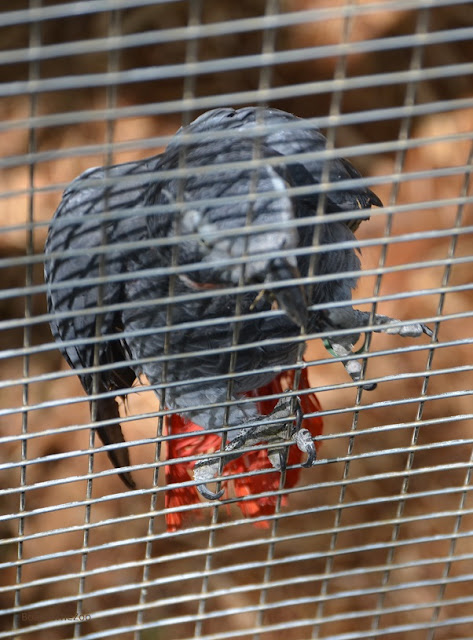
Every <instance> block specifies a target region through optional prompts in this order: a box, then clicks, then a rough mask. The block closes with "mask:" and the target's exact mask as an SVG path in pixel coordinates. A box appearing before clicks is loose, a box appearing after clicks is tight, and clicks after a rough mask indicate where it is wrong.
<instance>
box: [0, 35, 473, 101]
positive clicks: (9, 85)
mask: <svg viewBox="0 0 473 640" xmlns="http://www.w3.org/2000/svg"><path fill="white" fill-rule="evenodd" d="M472 36H473V27H458V28H456V29H445V30H438V31H433V32H430V33H429V35H428V37H426V36H425V34H420V33H419V34H417V33H413V34H410V35H406V36H393V37H383V38H373V39H370V40H362V41H354V42H350V43H349V44H347V43H341V44H334V45H322V46H315V47H304V48H302V49H292V50H286V51H278V52H275V53H272V54H265V53H261V54H253V55H244V56H235V57H231V58H218V59H215V60H205V61H196V62H193V63H192V64H186V63H183V64H169V65H161V66H159V67H157V66H150V67H141V68H138V69H131V70H127V71H114V72H112V71H107V72H105V73H88V74H76V75H68V76H62V77H56V78H44V79H41V78H40V79H34V80H26V81H13V82H5V83H3V85H0V97H7V96H8V97H11V96H17V95H21V94H28V95H33V94H36V93H44V92H53V91H63V90H70V89H80V88H82V87H88V88H92V87H110V86H119V85H121V84H131V83H137V82H152V81H153V82H156V81H158V80H164V79H167V78H185V77H191V76H195V75H196V74H198V75H205V74H211V73H218V72H229V71H238V70H244V69H252V68H260V67H264V66H266V65H268V64H270V65H272V66H277V65H280V64H290V63H295V62H301V61H306V60H317V59H322V58H327V57H332V56H341V55H344V54H346V53H347V52H348V51H349V53H350V54H351V55H354V54H361V53H365V54H366V53H371V54H372V53H375V52H379V51H392V50H399V49H403V48H406V47H415V46H419V45H421V46H425V45H426V44H430V45H432V44H445V43H452V42H459V41H460V42H461V41H465V40H470V39H471V37H472ZM412 73H413V78H412V79H413V80H416V79H417V80H418V81H420V80H424V79H425V69H422V70H419V71H417V70H413V71H412Z"/></svg>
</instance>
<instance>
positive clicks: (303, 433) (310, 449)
mask: <svg viewBox="0 0 473 640" xmlns="http://www.w3.org/2000/svg"><path fill="white" fill-rule="evenodd" d="M296 444H297V447H298V448H299V450H300V451H303V452H304V453H307V460H306V461H305V462H303V463H302V466H303V467H305V468H306V469H308V468H309V467H312V466H313V465H314V463H315V461H316V460H317V450H316V448H315V444H314V441H313V440H312V434H311V433H310V431H309V430H308V429H301V430H300V431H298V432H297V434H296Z"/></svg>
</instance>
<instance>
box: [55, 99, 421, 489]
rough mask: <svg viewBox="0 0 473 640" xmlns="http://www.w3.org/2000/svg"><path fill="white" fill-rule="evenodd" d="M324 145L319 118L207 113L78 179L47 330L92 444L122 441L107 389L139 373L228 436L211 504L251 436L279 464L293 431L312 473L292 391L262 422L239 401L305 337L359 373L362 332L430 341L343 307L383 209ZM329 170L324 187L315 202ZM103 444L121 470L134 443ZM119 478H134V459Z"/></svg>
mask: <svg viewBox="0 0 473 640" xmlns="http://www.w3.org/2000/svg"><path fill="white" fill-rule="evenodd" d="M325 148H326V139H325V137H324V136H323V135H322V133H321V132H320V131H319V130H318V129H317V128H315V127H314V126H313V125H312V124H309V123H307V122H306V121H304V120H302V119H300V118H297V117H295V116H293V115H291V114H289V113H285V112H283V111H280V110H277V109H272V108H271V109H264V108H257V107H247V108H243V109H239V110H236V111H235V110H233V109H215V110H213V111H209V112H207V113H205V114H203V115H201V116H200V117H198V118H197V119H196V120H195V121H194V122H192V123H191V124H190V125H188V126H186V127H183V128H181V129H180V130H179V131H178V132H177V134H176V135H175V136H174V137H173V138H172V139H171V141H170V143H169V144H168V146H167V148H166V149H165V151H164V152H163V153H162V154H160V155H156V156H154V157H151V158H149V159H146V160H142V161H138V162H131V163H126V164H120V165H114V166H110V167H102V168H94V169H90V170H88V171H86V172H85V173H83V174H82V175H81V176H79V177H78V178H76V180H74V181H73V182H72V183H71V185H70V186H69V187H68V188H67V189H66V190H65V192H64V194H63V197H62V200H61V203H60V204H59V207H58V209H57V211H56V213H55V216H54V218H53V220H52V222H51V225H50V229H49V234H48V238H47V242H46V247H45V254H46V256H45V280H46V283H47V285H48V308H49V313H50V314H51V329H52V333H53V336H54V338H55V339H56V341H57V343H58V346H59V349H60V350H61V352H62V353H63V355H64V357H65V358H66V360H67V362H68V363H69V365H70V366H71V367H72V368H73V369H75V370H76V371H77V373H78V376H79V378H80V381H81V383H82V386H83V387H84V389H85V391H86V393H87V394H89V395H93V398H94V401H95V406H96V411H95V419H96V421H97V426H96V429H97V432H98V434H99V436H100V438H101V440H102V441H103V443H104V444H106V445H114V444H119V443H124V438H123V434H122V430H121V426H120V423H119V412H118V405H117V402H116V396H117V395H118V394H121V395H124V394H126V391H127V390H129V388H130V387H131V386H132V384H133V382H134V381H135V378H137V377H138V376H139V375H140V374H141V373H144V374H145V375H146V376H147V378H148V380H149V382H150V385H151V386H152V387H153V388H154V389H155V391H156V393H157V395H158V397H159V398H160V402H161V408H167V409H168V410H172V411H176V412H178V413H179V414H181V415H182V416H184V417H185V418H188V419H191V420H192V422H194V423H195V424H197V425H199V426H201V427H202V428H204V429H212V430H216V431H217V432H219V433H222V432H224V431H225V433H226V440H225V441H224V442H225V446H224V448H223V450H222V452H221V454H220V455H213V456H209V457H207V458H203V459H201V460H199V461H198V462H197V463H196V465H195V468H194V478H195V480H196V482H197V484H198V488H199V490H200V492H201V494H202V495H203V496H204V497H206V498H208V499H216V498H219V497H221V495H222V490H220V491H218V492H215V493H214V492H212V491H211V490H210V489H208V487H207V483H209V482H211V481H213V480H214V479H215V478H216V477H217V476H218V475H219V474H220V473H221V470H222V468H223V467H224V466H225V464H226V463H227V462H229V461H230V460H232V459H235V458H236V457H238V456H240V455H241V454H242V452H243V451H245V450H248V447H252V446H254V445H256V444H261V443H264V444H268V445H270V447H269V449H268V451H269V453H268V455H269V458H270V461H271V463H272V465H273V466H274V467H275V468H276V469H280V468H283V467H284V460H285V457H284V451H285V449H284V446H282V445H281V443H285V444H287V442H288V440H289V441H291V440H292V441H294V442H295V444H296V445H297V446H298V447H299V449H300V450H301V451H304V452H305V453H306V454H307V459H306V462H305V463H304V466H311V465H312V464H313V463H314V461H315V456H316V453H315V446H314V442H313V439H312V437H311V435H310V433H309V431H308V430H307V429H304V428H301V422H302V412H301V409H300V403H299V402H298V398H297V395H295V394H294V393H292V394H289V395H287V396H284V397H282V398H281V399H280V400H279V401H278V403H277V405H276V407H275V409H274V411H273V412H272V413H271V414H270V415H269V416H263V415H260V413H259V411H258V407H257V402H256V400H252V399H251V398H248V397H245V393H247V392H249V391H251V390H253V389H256V388H259V387H261V386H263V385H266V384H268V383H269V382H270V381H271V380H273V379H274V378H275V376H276V375H277V374H278V373H279V372H280V371H281V368H284V367H291V365H294V364H295V363H296V362H297V361H298V359H300V357H301V354H302V350H301V342H302V344H303V342H304V336H307V335H309V336H310V334H313V333H320V332H323V333H324V334H325V335H326V336H327V338H326V342H327V345H328V346H329V348H330V349H331V350H332V352H334V353H335V354H336V355H337V356H338V357H339V358H341V360H342V362H344V364H345V366H346V369H347V371H348V373H349V374H350V375H351V377H352V379H353V380H354V381H356V382H358V381H360V379H361V371H362V368H361V364H360V363H359V361H358V360H357V359H356V358H353V357H352V356H353V353H352V347H353V345H354V344H355V342H356V341H357V340H358V338H359V336H360V332H362V331H363V329H364V328H366V327H367V326H368V325H370V324H372V325H374V327H375V330H377V331H387V332H388V333H397V334H399V335H402V336H411V337H418V336H420V335H421V334H422V333H423V332H424V333H426V334H428V335H430V334H431V332H430V330H429V329H428V328H427V327H426V326H425V325H423V324H421V323H410V324H403V323H401V322H400V321H396V320H393V319H392V318H389V317H386V316H381V315H375V316H374V318H373V317H372V316H371V314H370V313H368V312H363V311H360V310H357V309H354V308H353V307H352V305H351V295H352V290H353V288H354V287H355V285H356V282H357V277H356V273H357V272H358V271H359V270H360V261H359V258H358V255H357V253H356V250H355V243H354V241H355V237H354V231H356V229H357V228H358V226H359V224H360V222H361V221H363V220H367V219H368V218H369V215H368V214H369V209H370V207H371V206H372V205H375V206H382V203H381V201H380V200H379V198H378V197H377V196H376V195H375V194H374V193H373V192H372V191H370V190H369V189H367V188H365V187H364V186H344V181H347V180H351V181H353V180H357V179H360V178H361V176H360V174H359V173H358V172H357V171H356V169H355V168H354V167H353V166H352V165H351V164H350V163H349V162H348V161H347V160H344V159H341V158H335V159H331V160H326V161H325V165H324V161H323V158H322V157H321V155H320V154H319V156H315V157H311V154H312V156H313V154H314V152H323V151H324V149H325ZM324 167H325V168H324ZM324 176H325V182H328V183H330V188H328V189H326V190H324V193H323V199H322V201H320V197H321V196H320V188H319V189H318V190H317V187H318V186H319V185H320V184H321V182H322V178H323V177H324ZM319 202H320V204H321V205H323V206H322V207H321V206H319ZM321 208H322V210H321V211H320V209H321ZM347 213H348V214H349V215H346V214H347ZM320 214H322V215H320ZM337 214H338V217H337ZM315 247H316V248H317V249H318V251H316V250H315V249H314V248H315ZM324 247H325V248H324ZM321 249H322V250H321ZM343 302H346V304H345V305H344V306H343V304H340V303H343ZM334 303H338V304H337V305H334ZM314 306H315V309H314V308H313V307H314ZM392 323H395V324H394V325H393V324H392ZM388 324H389V325H391V326H385V325H388ZM340 330H343V332H342V333H338V334H337V331H338V332H340ZM331 332H333V334H334V335H332V334H331ZM301 336H302V340H301ZM230 381H231V383H230ZM361 384H363V383H361ZM365 387H366V388H370V386H369V385H365ZM278 444H279V447H278V446H277V445H278ZM108 454H109V457H110V459H111V461H112V462H113V464H114V465H115V466H116V467H117V468H121V467H128V466H129V464H130V462H129V456H128V450H127V448H126V447H124V446H120V447H117V448H113V447H111V448H110V449H108ZM120 477H121V478H122V480H123V481H124V482H125V484H126V485H127V486H128V487H130V488H133V487H134V486H135V484H134V481H133V479H132V476H131V474H130V472H129V471H128V470H126V469H123V471H121V472H120Z"/></svg>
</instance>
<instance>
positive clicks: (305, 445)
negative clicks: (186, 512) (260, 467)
mask: <svg viewBox="0 0 473 640" xmlns="http://www.w3.org/2000/svg"><path fill="white" fill-rule="evenodd" d="M294 400H295V402H296V408H295V419H294V424H293V426H291V427H290V434H289V437H290V438H292V439H293V440H294V441H295V443H296V445H297V447H298V448H299V450H300V451H303V452H304V453H307V460H306V461H305V462H304V463H303V465H302V466H303V467H311V466H312V465H313V464H314V462H315V459H316V450H315V445H314V442H313V440H312V434H311V433H310V431H309V430H308V429H301V425H302V419H303V413H302V408H301V403H300V399H299V398H298V397H296V398H295V399H294ZM292 404H293V399H292V398H291V397H283V398H281V399H280V400H279V401H278V403H277V404H276V406H275V407H274V409H273V411H272V413H271V414H270V415H269V416H268V417H265V418H264V419H263V420H261V422H259V423H257V424H255V425H254V426H252V427H244V428H243V429H241V430H240V431H239V432H238V433H237V435H236V436H235V437H234V438H233V440H231V441H230V442H229V443H228V444H227V446H226V447H225V450H224V451H223V455H222V461H223V465H225V464H226V463H227V462H230V461H231V460H234V459H236V458H239V457H240V456H241V455H243V452H241V449H242V448H244V447H251V446H254V445H257V444H260V443H262V442H263V443H267V444H272V443H273V442H274V443H275V442H281V441H284V440H287V436H288V434H287V429H288V424H287V423H288V422H289V420H288V421H287V422H285V423H281V422H278V423H276V424H275V423H274V422H273V421H272V419H273V420H274V419H277V420H279V419H281V418H290V416H291V415H292V414H293V409H292ZM286 457H287V453H286V449H285V448H284V449H283V448H276V449H272V450H271V451H270V452H269V453H268V458H269V460H270V462H271V464H272V465H273V467H274V468H275V469H277V470H278V471H282V470H284V469H285V468H286ZM219 472H220V462H219V460H218V458H210V459H207V460H201V461H199V462H197V463H196V465H195V467H194V479H195V480H196V481H197V483H198V484H197V489H198V491H199V492H200V494H201V495H202V496H203V497H204V498H206V499H207V500H218V499H219V498H221V497H222V495H223V494H224V490H223V489H220V491H218V492H216V493H213V492H212V491H210V490H209V489H207V486H206V485H207V483H208V482H212V481H213V480H214V478H215V477H216V476H217V475H219Z"/></svg>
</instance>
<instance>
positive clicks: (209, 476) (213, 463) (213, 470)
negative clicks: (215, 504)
mask: <svg viewBox="0 0 473 640" xmlns="http://www.w3.org/2000/svg"><path fill="white" fill-rule="evenodd" d="M219 469H220V463H219V460H218V459H214V458H210V459H207V460H202V461H200V462H198V463H197V464H196V465H195V467H194V480H197V482H198V484H197V490H198V492H199V493H200V495H201V496H202V497H204V498H206V499H207V500H218V499H219V498H221V497H222V496H223V494H224V493H225V491H224V489H220V491H217V492H216V493H214V492H213V491H210V489H207V482H214V478H215V476H218V475H219Z"/></svg>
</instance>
